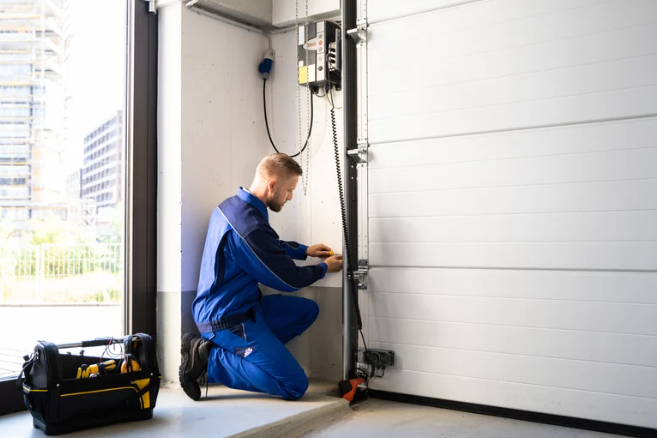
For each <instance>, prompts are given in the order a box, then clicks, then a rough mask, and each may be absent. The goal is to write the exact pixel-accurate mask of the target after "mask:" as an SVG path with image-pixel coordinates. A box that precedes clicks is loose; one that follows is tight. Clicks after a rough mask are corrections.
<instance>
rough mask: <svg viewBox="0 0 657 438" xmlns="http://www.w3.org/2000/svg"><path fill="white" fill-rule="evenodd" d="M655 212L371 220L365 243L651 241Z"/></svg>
mask: <svg viewBox="0 0 657 438" xmlns="http://www.w3.org/2000/svg"><path fill="white" fill-rule="evenodd" d="M655 224H657V211H639V212H607V213H597V212H596V213H555V214H549V215H546V214H527V215H496V216H489V215H479V216H451V217H430V218H427V217H421V218H418V217H404V218H386V219H383V218H381V219H377V218H373V219H370V229H369V238H370V243H412V242H437V243H449V242H468V243H476V242H624V241H637V242H641V241H656V242H657V226H655Z"/></svg>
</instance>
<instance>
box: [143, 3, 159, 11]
mask: <svg viewBox="0 0 657 438" xmlns="http://www.w3.org/2000/svg"><path fill="white" fill-rule="evenodd" d="M143 1H144V2H146V4H147V5H148V13H149V14H157V6H156V5H155V0H143Z"/></svg>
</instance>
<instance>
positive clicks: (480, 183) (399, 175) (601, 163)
mask: <svg viewBox="0 0 657 438" xmlns="http://www.w3.org/2000/svg"><path fill="white" fill-rule="evenodd" d="M656 162H657V147H653V148H645V149H632V150H625V151H608V152H592V153H586V154H572V155H556V156H545V157H524V158H509V159H501V160H489V161H473V162H461V163H447V164H433V165H426V166H425V165H423V164H419V163H418V164H416V165H415V166H407V167H395V168H388V169H385V168H381V169H372V170H371V171H370V172H369V181H368V185H369V190H370V193H386V192H411V191H428V190H438V189H454V188H469V187H472V188H476V187H507V186H519V185H534V184H563V183H574V182H593V181H619V180H620V181H622V180H637V179H648V178H656V177H657V166H655V165H654V163H656ZM619 163H622V165H619Z"/></svg>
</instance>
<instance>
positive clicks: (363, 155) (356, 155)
mask: <svg viewBox="0 0 657 438" xmlns="http://www.w3.org/2000/svg"><path fill="white" fill-rule="evenodd" d="M367 148H368V144H367V143H366V142H364V143H360V142H359V143H358V147H357V148H354V149H349V150H348V151H347V155H348V156H349V158H351V159H352V160H354V161H355V162H356V164H361V163H364V164H367Z"/></svg>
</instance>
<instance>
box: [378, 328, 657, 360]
mask: <svg viewBox="0 0 657 438" xmlns="http://www.w3.org/2000/svg"><path fill="white" fill-rule="evenodd" d="M368 322H369V325H368V333H369V339H370V341H369V342H370V344H373V343H386V344H390V345H392V349H393V350H395V352H396V354H397V355H398V357H399V355H400V353H401V350H398V348H397V345H404V346H408V345H411V346H412V345H418V346H427V347H438V348H443V349H452V350H453V349H456V350H472V351H483V352H486V351H488V352H494V353H507V354H512V355H524V356H535V357H547V358H558V359H572V360H582V361H594V362H605V363H618V361H619V358H622V361H623V362H622V364H625V365H640V366H646V367H654V366H655V355H654V352H655V351H657V337H655V336H634V335H625V334H618V333H595V332H585V331H572V330H561V329H538V328H528V327H508V326H495V325H484V324H469V323H451V322H437V321H417V320H407V319H397V318H380V317H370V319H369V321H368ZM404 356H405V355H404ZM404 360H405V361H406V362H408V360H409V359H408V358H406V357H405V358H404ZM410 364H411V365H412V364H413V362H410ZM410 368H412V366H411V367H410Z"/></svg>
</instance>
